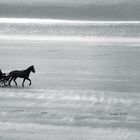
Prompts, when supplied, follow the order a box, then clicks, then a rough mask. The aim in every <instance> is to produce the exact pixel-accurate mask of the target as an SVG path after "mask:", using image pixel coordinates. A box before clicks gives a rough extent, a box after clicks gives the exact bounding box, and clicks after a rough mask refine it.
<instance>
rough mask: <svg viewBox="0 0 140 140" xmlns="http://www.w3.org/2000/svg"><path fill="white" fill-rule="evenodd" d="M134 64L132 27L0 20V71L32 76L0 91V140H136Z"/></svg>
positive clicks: (139, 33) (139, 52)
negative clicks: (32, 69) (28, 72)
mask: <svg viewBox="0 0 140 140" xmlns="http://www.w3.org/2000/svg"><path fill="white" fill-rule="evenodd" d="M139 60H140V22H139V21H78V20H74V21H72V20H54V19H24V18H23V19H16V18H10V19H9V18H1V19H0V61H1V65H0V67H1V69H2V71H3V72H5V73H7V74H8V73H9V72H10V71H12V70H24V69H26V68H28V67H29V66H30V65H34V67H35V70H36V73H31V75H30V78H31V80H32V85H31V86H29V85H28V84H29V83H28V81H26V82H25V87H24V88H23V87H22V86H21V84H22V79H18V80H17V83H18V86H17V87H16V86H15V85H14V82H12V87H1V88H0V124H1V126H2V127H1V128H0V130H1V132H0V137H1V138H3V139H6V140H7V139H10V138H13V139H15V140H16V139H17V140H19V139H22V140H23V139H37V138H36V136H38V139H39V140H42V139H46V138H49V137H50V136H52V135H53V137H54V138H52V137H51V139H55V140H56V139H62V140H63V139H65V140H68V139H73V140H77V139H84V140H90V139H92V140H93V139H97V140H103V139H108V140H109V139H110V140H138V139H140V133H139V132H140V110H139V108H140V86H139V85H140V61H139ZM45 127H46V128H45ZM50 127H51V129H52V128H64V130H65V129H67V128H70V130H71V131H70V132H71V133H70V134H71V135H69V132H68V133H66V134H63V133H61V134H59V133H58V132H59V130H58V131H56V133H55V134H53V133H52V132H51V131H47V132H48V133H47V134H45V133H44V131H42V129H43V130H44V129H47V130H49V129H50ZM28 130H29V131H28ZM37 130H40V131H37ZM74 130H75V131H74ZM7 131H8V132H10V133H9V134H6V132H7ZM29 132H31V133H30V134H29ZM24 134H25V135H26V137H24ZM34 134H35V135H34ZM41 134H43V136H42V137H41ZM39 136H40V137H39Z"/></svg>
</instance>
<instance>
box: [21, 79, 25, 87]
mask: <svg viewBox="0 0 140 140" xmlns="http://www.w3.org/2000/svg"><path fill="white" fill-rule="evenodd" d="M24 82H25V78H24V79H23V82H22V86H23V87H24Z"/></svg>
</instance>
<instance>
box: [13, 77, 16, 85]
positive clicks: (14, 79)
mask: <svg viewBox="0 0 140 140" xmlns="http://www.w3.org/2000/svg"><path fill="white" fill-rule="evenodd" d="M16 79H17V77H14V78H13V81H14V82H15V85H16V86H17V82H16Z"/></svg>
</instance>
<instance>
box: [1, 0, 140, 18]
mask: <svg viewBox="0 0 140 140" xmlns="http://www.w3.org/2000/svg"><path fill="white" fill-rule="evenodd" d="M0 17H25V18H56V19H77V20H140V0H0Z"/></svg>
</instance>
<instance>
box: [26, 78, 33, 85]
mask: <svg viewBox="0 0 140 140" xmlns="http://www.w3.org/2000/svg"><path fill="white" fill-rule="evenodd" d="M27 80H28V81H29V82H30V83H29V86H30V85H31V84H32V82H31V79H29V78H27Z"/></svg>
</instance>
